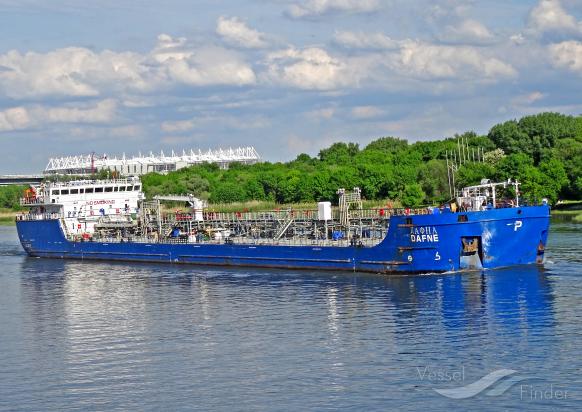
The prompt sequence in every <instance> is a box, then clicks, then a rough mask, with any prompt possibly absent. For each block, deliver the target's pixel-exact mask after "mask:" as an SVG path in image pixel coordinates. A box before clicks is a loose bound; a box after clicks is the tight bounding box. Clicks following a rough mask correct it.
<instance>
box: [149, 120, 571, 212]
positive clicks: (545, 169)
mask: <svg viewBox="0 0 582 412" xmlns="http://www.w3.org/2000/svg"><path fill="white" fill-rule="evenodd" d="M459 141H463V142H465V143H466V145H467V149H468V152H469V153H474V152H475V151H476V150H482V152H483V153H484V156H482V160H483V161H481V162H467V163H466V164H464V165H462V166H461V167H460V168H459V170H458V172H457V174H456V183H457V187H460V186H465V185H472V184H478V183H479V182H480V180H481V179H482V178H489V179H492V180H495V181H503V180H507V179H509V178H512V179H518V180H519V181H520V182H522V186H521V196H522V198H523V199H525V200H526V201H529V202H536V201H540V200H541V199H542V198H548V199H549V200H550V202H552V203H555V202H556V201H557V200H558V199H582V177H581V173H580V171H581V170H582V117H580V116H576V117H575V116H567V115H563V114H559V113H541V114H538V115H533V116H526V117H523V118H521V119H519V120H510V121H507V122H504V123H501V124H498V125H495V126H494V127H492V128H491V130H490V131H489V133H488V134H487V135H483V136H479V135H477V134H475V133H474V132H467V133H464V134H462V135H456V136H454V137H451V138H447V139H443V140H438V141H426V142H422V141H421V142H416V143H413V144H410V143H408V142H407V141H406V140H404V139H400V138H395V137H382V138H379V139H377V140H375V141H373V142H371V143H370V144H368V145H367V146H365V147H364V148H360V146H359V145H358V144H356V143H335V144H333V145H331V146H330V147H328V148H325V149H323V150H321V151H320V152H319V154H318V156H316V157H311V156H309V155H307V154H304V153H303V154H300V155H299V156H297V158H296V159H295V160H293V161H290V162H287V163H270V162H262V163H257V164H254V165H242V164H236V163H233V164H231V165H230V167H229V169H227V170H223V169H220V168H219V167H218V166H217V165H214V164H202V165H196V166H192V167H188V168H184V169H180V170H178V171H175V172H171V173H168V174H167V175H160V174H156V173H150V174H147V175H144V176H142V181H143V184H144V190H145V191H146V194H147V195H148V196H152V195H156V194H167V193H191V194H194V195H196V196H199V197H201V198H204V199H208V200H209V201H210V202H211V203H230V202H242V201H249V200H269V201H275V202H278V203H295V202H315V201H321V200H334V199H337V195H336V191H337V189H338V188H347V189H350V188H352V187H356V186H357V187H360V188H361V190H362V195H363V197H364V198H366V199H370V200H378V199H393V200H399V201H400V202H401V203H402V204H403V205H404V206H407V207H408V206H419V205H422V204H440V203H443V202H446V201H447V200H449V197H450V195H449V186H448V175H447V163H446V153H447V152H449V153H451V152H454V151H458V144H459V143H458V142H459ZM480 153H481V152H480ZM479 158H481V156H479Z"/></svg>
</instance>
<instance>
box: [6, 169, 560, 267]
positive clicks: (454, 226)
mask: <svg viewBox="0 0 582 412" xmlns="http://www.w3.org/2000/svg"><path fill="white" fill-rule="evenodd" d="M509 189H511V190H509ZM518 193H519V183H517V182H515V181H508V182H503V183H492V182H490V181H488V180H483V181H482V182H481V184H480V185H476V186H470V187H466V188H464V189H462V190H460V191H459V192H458V193H457V196H456V197H455V199H454V201H452V202H451V203H449V204H447V205H445V206H443V207H430V208H422V209H393V208H389V207H385V208H375V209H364V208H363V207H362V200H361V196H360V191H359V189H358V188H354V190H353V191H346V190H343V189H340V190H339V191H338V195H339V205H338V206H336V207H332V206H331V204H330V202H320V203H319V204H318V208H317V210H291V209H289V210H271V211H262V212H249V211H240V212H234V213H220V212H215V211H213V210H211V209H209V208H208V207H207V205H206V204H205V202H203V201H201V200H199V199H196V198H194V197H193V196H179V195H176V196H160V197H156V198H154V199H150V200H146V199H145V197H144V194H143V192H142V186H141V182H140V180H139V179H138V178H137V177H133V178H127V179H116V180H78V181H69V182H56V183H55V182H53V183H44V184H41V185H38V186H31V188H30V189H28V190H27V191H26V193H25V197H24V198H23V199H21V204H22V205H23V206H27V207H28V208H29V211H28V213H25V214H21V215H19V216H17V218H16V226H17V230H18V236H19V238H20V242H21V244H22V246H23V248H24V250H25V251H26V252H27V253H28V254H29V255H30V256H35V257H44V258H60V259H82V260H105V261H113V260H116V261H145V262H168V263H180V264H198V265H225V266H257V267H277V268H297V269H325V270H349V271H366V272H377V273H398V272H399V273H431V272H448V271H459V270H471V269H492V268H498V267H502V266H510V265H520V264H541V263H542V262H543V257H544V250H545V246H546V241H547V237H548V228H549V222H550V208H549V206H548V205H547V202H546V201H543V202H542V204H540V205H522V204H520V199H519V196H518ZM509 194H513V195H512V197H511V198H510V197H508V196H509ZM163 201H171V202H174V204H176V202H185V203H188V205H189V209H188V210H187V211H183V210H182V211H176V212H170V213H168V212H163V210H164V208H163V207H162V206H161V202H163ZM166 210H167V208H166Z"/></svg>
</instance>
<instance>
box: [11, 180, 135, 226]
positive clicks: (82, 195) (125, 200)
mask: <svg viewBox="0 0 582 412" xmlns="http://www.w3.org/2000/svg"><path fill="white" fill-rule="evenodd" d="M143 199H144V195H143V192H142V185H141V182H140V180H139V178H137V177H132V178H128V179H115V180H75V181H71V182H54V183H43V184H40V185H38V186H31V188H30V189H29V190H27V192H26V197H24V198H23V199H21V205H23V206H28V207H31V215H35V216H46V215H54V216H55V217H57V216H58V217H60V218H62V219H63V222H64V224H65V228H66V231H67V233H69V234H74V235H77V234H78V235H82V234H87V233H88V234H92V233H93V232H94V230H95V225H97V224H105V223H107V224H113V223H116V222H117V223H119V224H121V223H124V222H130V221H131V219H130V217H131V215H132V214H133V215H134V214H137V213H138V207H139V206H138V202H139V201H141V200H143Z"/></svg>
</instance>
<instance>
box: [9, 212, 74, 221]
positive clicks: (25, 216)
mask: <svg viewBox="0 0 582 412" xmlns="http://www.w3.org/2000/svg"><path fill="white" fill-rule="evenodd" d="M62 218H63V214H62V213H22V214H19V215H16V220H17V221H21V220H25V221H29V220H56V219H62Z"/></svg>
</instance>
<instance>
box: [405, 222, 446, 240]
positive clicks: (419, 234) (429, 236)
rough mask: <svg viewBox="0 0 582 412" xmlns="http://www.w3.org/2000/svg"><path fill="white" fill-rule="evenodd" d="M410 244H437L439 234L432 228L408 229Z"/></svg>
mask: <svg viewBox="0 0 582 412" xmlns="http://www.w3.org/2000/svg"><path fill="white" fill-rule="evenodd" d="M410 241H412V242H438V241H439V234H438V232H437V230H436V227H434V226H420V227H411V228H410Z"/></svg>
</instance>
